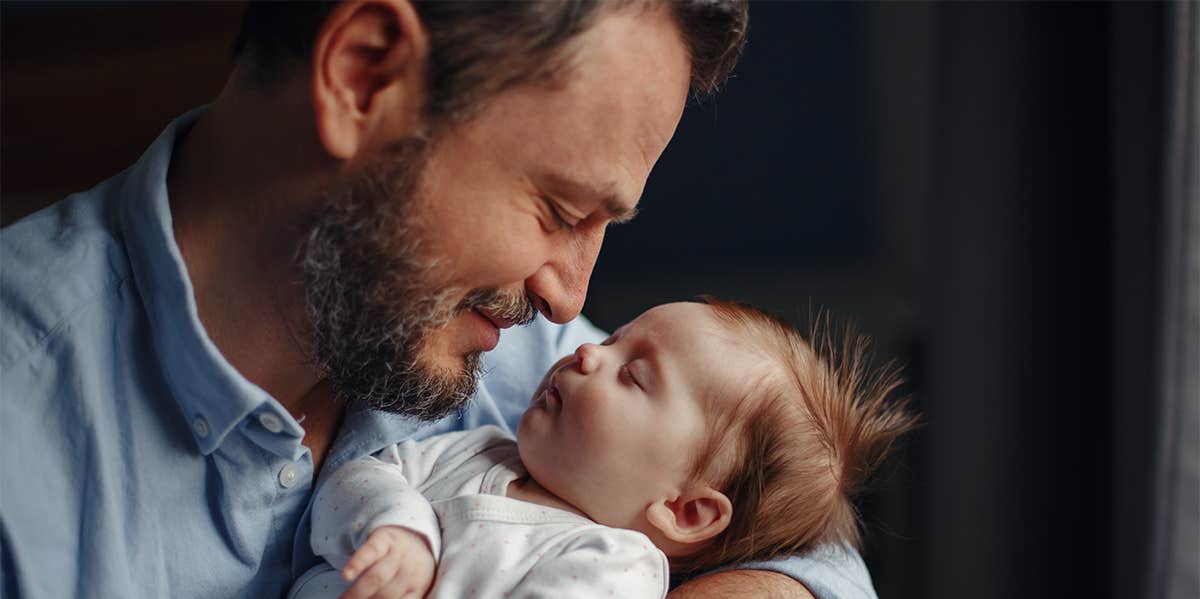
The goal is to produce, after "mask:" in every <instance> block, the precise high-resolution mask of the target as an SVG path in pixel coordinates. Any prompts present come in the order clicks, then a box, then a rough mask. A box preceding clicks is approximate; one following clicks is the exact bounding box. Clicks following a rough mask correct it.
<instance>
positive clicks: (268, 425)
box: [258, 412, 283, 433]
mask: <svg viewBox="0 0 1200 599" xmlns="http://www.w3.org/2000/svg"><path fill="white" fill-rule="evenodd" d="M258 423H259V424H261V425H262V427H263V428H265V429H267V432H269V433H278V432H279V431H282V430H283V421H282V420H280V419H279V417H278V416H276V415H274V414H272V413H270V412H263V413H262V414H260V415H259V416H258Z"/></svg>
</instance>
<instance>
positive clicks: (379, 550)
mask: <svg viewBox="0 0 1200 599" xmlns="http://www.w3.org/2000/svg"><path fill="white" fill-rule="evenodd" d="M390 548H391V547H390V546H389V544H388V543H387V542H386V540H385V539H384V537H383V535H380V534H375V533H372V534H371V536H369V537H367V542H365V543H363V545H362V547H359V548H358V551H355V552H354V555H351V556H350V560H349V561H347V562H346V566H345V567H343V568H342V578H343V579H344V580H345V581H346V582H351V581H353V580H354V579H355V578H357V577H358V575H359V573H360V572H363V571H364V570H366V569H367V568H369V567H371V564H374V563H375V562H376V561H379V558H381V557H383V556H385V555H387V552H388V550H389V549H390Z"/></svg>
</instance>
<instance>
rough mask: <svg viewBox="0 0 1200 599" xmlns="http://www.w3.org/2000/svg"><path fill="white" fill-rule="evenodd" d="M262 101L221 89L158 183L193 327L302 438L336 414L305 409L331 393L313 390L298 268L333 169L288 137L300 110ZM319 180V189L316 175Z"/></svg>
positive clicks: (296, 137) (298, 133) (293, 134)
mask: <svg viewBox="0 0 1200 599" xmlns="http://www.w3.org/2000/svg"><path fill="white" fill-rule="evenodd" d="M262 100H263V98H261V96H258V97H256V96H255V94H254V93H252V92H245V91H242V92H239V93H236V94H235V93H231V92H230V88H228V87H227V88H226V91H225V92H223V93H222V94H221V96H220V97H219V98H218V99H217V101H216V102H214V103H213V105H212V106H211V107H210V109H209V110H208V111H207V112H206V113H205V114H204V115H203V116H202V117H201V118H200V120H199V121H198V122H197V123H196V124H195V125H194V126H193V127H192V129H191V130H190V131H188V132H187V133H186V134H184V135H183V136H181V139H180V141H178V142H177V143H176V147H175V151H174V153H173V155H172V160H171V166H170V170H169V174H168V180H167V185H168V192H169V196H170V201H171V212H172V221H173V227H174V233H175V240H176V243H177V244H178V246H179V249H180V252H181V254H182V256H183V261H184V264H185V265H186V267H187V271H188V277H189V278H190V280H191V283H192V288H193V292H194V294H195V300H196V306H197V309H198V311H199V315H200V321H201V322H202V323H203V325H204V328H205V331H206V333H207V334H208V336H209V338H210V339H211V340H212V341H213V343H214V344H215V345H216V346H217V348H218V349H219V350H220V351H221V354H222V355H223V356H224V357H225V359H226V360H228V361H229V363H230V364H231V365H233V367H234V368H236V369H237V370H238V372H239V373H241V374H242V375H243V376H245V377H246V378H247V379H248V380H250V381H251V382H253V383H255V384H256V385H258V386H259V387H261V388H263V389H264V390H265V391H267V392H268V393H270V394H271V395H272V396H273V397H275V398H276V399H277V400H278V401H279V402H280V403H282V404H283V405H284V406H285V407H287V408H288V409H289V410H290V411H291V412H292V414H293V415H295V416H297V417H299V416H300V414H301V413H304V414H306V417H307V419H309V422H306V423H305V424H306V426H305V428H306V430H307V429H308V428H309V426H310V425H311V424H315V423H316V422H327V423H332V426H336V423H337V418H335V417H330V415H328V414H326V415H323V416H322V415H314V414H313V412H314V411H315V410H316V409H317V406H320V405H328V406H330V409H334V408H333V407H334V406H335V405H336V403H335V402H333V401H332V397H330V398H329V399H330V401H326V402H323V404H322V402H316V401H313V399H314V396H315V395H314V394H316V395H321V394H324V395H331V394H330V393H329V392H328V387H327V386H319V385H318V383H319V382H320V371H319V369H318V367H317V365H316V364H315V362H314V360H313V359H312V357H311V356H312V353H311V350H310V345H309V343H308V341H307V339H308V335H307V333H306V332H305V330H304V329H305V326H306V324H305V323H306V316H305V312H304V304H303V288H302V285H301V281H302V277H301V275H302V273H301V271H300V268H299V265H298V262H297V260H296V252H297V249H298V248H299V247H300V244H301V242H302V239H303V235H304V227H305V225H306V223H305V216H306V215H307V214H309V213H310V212H311V210H312V209H313V206H314V205H315V203H316V202H318V201H319V199H320V193H321V192H320V188H321V185H322V183H324V182H327V181H328V177H329V175H328V172H330V171H331V170H332V169H329V168H325V169H322V168H321V167H322V166H325V167H328V165H322V164H321V163H320V160H319V153H318V152H315V151H314V150H313V147H312V146H313V145H315V144H314V142H311V141H309V142H308V143H307V144H306V143H305V141H307V140H306V139H305V133H306V132H305V131H304V128H303V127H297V126H295V123H297V122H304V109H303V104H302V102H301V103H299V104H298V105H295V106H290V107H289V106H286V104H285V105H284V108H283V109H282V110H281V109H280V105H281V104H282V103H281V102H279V101H278V100H276V99H273V101H272V102H266V101H262ZM268 106H271V107H273V110H267V107H268ZM289 109H290V112H291V113H292V114H288V112H289ZM288 119H291V121H292V122H289V121H288ZM308 120H311V119H308ZM306 167H309V168H306ZM322 170H324V171H325V172H326V173H327V174H326V175H324V177H325V178H324V179H322V175H319V174H314V173H320V172H321V171H322ZM302 404H303V405H304V406H305V410H306V411H304V412H301V411H300V408H301V407H302ZM340 409H341V408H340V407H337V408H336V411H340Z"/></svg>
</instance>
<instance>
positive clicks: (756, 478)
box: [671, 297, 917, 576]
mask: <svg viewBox="0 0 1200 599" xmlns="http://www.w3.org/2000/svg"><path fill="white" fill-rule="evenodd" d="M703 299H704V301H705V302H706V303H708V305H710V306H711V307H712V309H713V310H714V312H715V314H716V317H717V321H718V322H719V323H721V324H722V325H724V327H726V329H727V331H728V332H730V333H731V334H732V336H733V339H734V341H733V342H734V343H736V344H738V345H742V346H745V347H748V349H749V351H751V352H752V353H754V354H755V355H757V356H761V358H762V360H763V362H762V364H761V368H757V369H753V370H752V371H751V372H748V373H743V374H742V376H741V377H740V379H739V380H735V381H732V382H731V385H729V386H727V387H726V388H725V389H723V390H722V391H720V392H719V393H722V394H723V395H724V396H723V397H715V398H710V405H712V406H725V407H724V408H723V409H717V410H716V413H715V414H713V412H711V411H710V414H712V416H713V417H710V426H709V428H710V433H711V434H710V435H709V439H708V443H707V446H706V447H704V448H702V449H701V451H700V453H699V455H698V456H697V459H696V460H695V462H694V470H693V477H694V478H695V479H697V480H706V481H707V482H709V484H713V485H714V487H715V488H718V489H720V490H721V491H722V492H723V493H725V494H726V496H727V497H729V499H730V501H731V503H732V504H733V515H732V518H731V520H730V523H729V526H728V527H727V528H726V529H725V531H723V532H722V533H721V534H720V535H718V536H717V537H715V538H714V540H713V542H712V543H710V544H709V545H708V546H706V547H705V548H703V549H701V550H700V551H698V552H696V553H693V554H691V555H685V556H681V557H676V558H672V560H671V569H672V571H673V573H674V574H675V575H678V576H687V575H690V574H695V573H699V572H702V571H707V570H711V569H713V568H715V567H718V566H724V565H731V564H736V563H742V562H746V561H752V560H762V559H770V558H774V557H779V556H783V555H795V554H801V553H805V552H807V551H809V550H811V549H814V548H816V547H818V546H821V545H825V544H844V545H849V546H852V547H855V548H857V547H859V544H860V532H859V519H858V512H857V510H856V509H855V507H854V503H853V500H854V499H855V497H857V496H858V495H859V494H861V493H862V492H863V491H864V486H865V483H866V481H867V479H868V477H869V476H870V474H871V473H872V472H873V471H874V470H875V469H876V468H877V467H878V466H879V465H880V464H881V463H882V462H883V460H884V459H885V458H886V457H887V455H888V454H889V452H890V451H891V449H892V447H893V444H894V443H895V442H896V441H897V439H898V438H899V437H900V436H901V435H903V434H904V433H906V432H908V431H910V430H912V429H913V428H914V427H915V426H916V423H917V417H916V416H915V415H914V414H912V413H910V412H909V411H908V410H907V400H900V401H892V400H891V398H890V396H891V395H892V394H893V392H894V391H896V390H897V388H898V387H899V386H900V385H901V379H900V377H899V369H898V368H897V367H895V366H894V365H892V364H889V365H887V366H885V367H883V368H880V369H871V368H870V367H869V366H868V364H867V361H868V358H869V356H868V355H867V352H866V349H867V347H866V340H865V339H864V338H863V337H859V336H854V335H850V334H846V335H845V336H844V339H843V340H841V341H840V342H835V341H834V339H833V338H832V336H831V334H830V332H829V329H830V327H829V325H828V319H826V320H825V323H824V324H822V319H821V318H816V319H814V325H813V328H812V333H811V334H810V336H809V337H810V338H809V339H808V340H806V339H805V338H804V336H803V335H802V334H801V333H800V332H799V331H798V330H797V329H796V328H794V327H792V326H790V325H788V324H787V323H786V322H784V321H783V320H782V319H780V318H778V317H775V316H773V315H771V314H768V313H766V312H764V311H762V310H759V309H757V308H754V307H752V306H748V305H745V304H741V303H737V302H729V301H723V300H719V299H715V298H711V297H704V298H703ZM730 395H732V397H731V396H730Z"/></svg>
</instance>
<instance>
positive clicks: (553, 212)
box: [549, 204, 575, 231]
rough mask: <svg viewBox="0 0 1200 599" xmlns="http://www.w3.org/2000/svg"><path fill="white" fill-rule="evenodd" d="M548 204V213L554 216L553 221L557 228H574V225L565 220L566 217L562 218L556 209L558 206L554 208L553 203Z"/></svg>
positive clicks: (570, 229) (572, 229) (569, 229)
mask: <svg viewBox="0 0 1200 599" xmlns="http://www.w3.org/2000/svg"><path fill="white" fill-rule="evenodd" d="M549 206H550V215H551V216H552V217H554V222H555V223H556V224H557V225H558V228H559V229H566V230H568V231H574V230H575V225H574V224H572V223H569V222H567V219H565V218H563V215H562V213H561V212H559V211H558V208H556V207H555V206H554V204H550V205H549Z"/></svg>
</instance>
